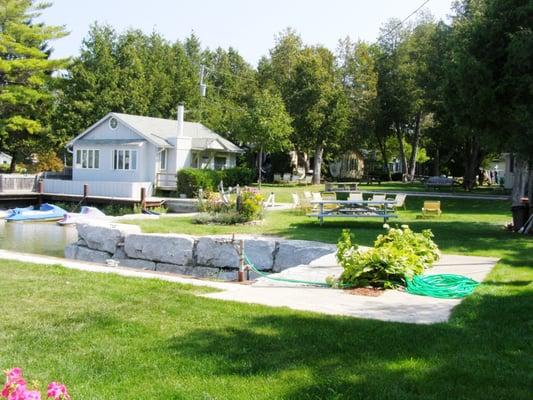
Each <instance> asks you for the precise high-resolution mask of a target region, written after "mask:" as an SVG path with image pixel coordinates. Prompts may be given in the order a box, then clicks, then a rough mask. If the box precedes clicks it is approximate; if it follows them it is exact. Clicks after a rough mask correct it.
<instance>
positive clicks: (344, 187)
mask: <svg viewBox="0 0 533 400" xmlns="http://www.w3.org/2000/svg"><path fill="white" fill-rule="evenodd" d="M324 189H325V190H324V191H325V192H336V193H350V192H356V191H357V182H326V183H325V185H324Z"/></svg>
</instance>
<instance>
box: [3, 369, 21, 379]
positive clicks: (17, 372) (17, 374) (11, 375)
mask: <svg viewBox="0 0 533 400" xmlns="http://www.w3.org/2000/svg"><path fill="white" fill-rule="evenodd" d="M6 377H7V381H8V382H15V381H19V380H21V379H22V369H21V368H13V369H11V370H10V371H6Z"/></svg>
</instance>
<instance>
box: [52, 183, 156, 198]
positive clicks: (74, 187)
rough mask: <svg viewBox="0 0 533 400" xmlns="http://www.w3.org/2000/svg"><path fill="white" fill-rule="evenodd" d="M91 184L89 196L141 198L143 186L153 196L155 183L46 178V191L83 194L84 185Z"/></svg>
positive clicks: (147, 193) (148, 194)
mask: <svg viewBox="0 0 533 400" xmlns="http://www.w3.org/2000/svg"><path fill="white" fill-rule="evenodd" d="M84 184H88V185H89V196H105V197H122V198H130V199H131V198H134V199H140V197H141V188H142V187H144V188H146V195H147V196H151V195H152V192H153V184H152V183H151V182H101V181H98V182H95V181H66V180H60V179H45V180H44V188H43V190H44V193H57V194H71V195H79V196H81V195H83V185H84Z"/></svg>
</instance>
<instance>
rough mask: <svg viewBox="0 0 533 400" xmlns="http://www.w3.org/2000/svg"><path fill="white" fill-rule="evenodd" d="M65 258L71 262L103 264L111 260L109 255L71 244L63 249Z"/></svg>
mask: <svg viewBox="0 0 533 400" xmlns="http://www.w3.org/2000/svg"><path fill="white" fill-rule="evenodd" d="M65 257H66V258H70V259H73V260H82V261H89V262H94V263H99V264H105V263H106V261H107V260H109V259H110V258H111V254H110V253H108V252H106V251H100V250H94V249H89V248H88V247H84V246H79V245H77V244H76V243H73V244H69V245H68V246H66V247H65Z"/></svg>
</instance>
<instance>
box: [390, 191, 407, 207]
mask: <svg viewBox="0 0 533 400" xmlns="http://www.w3.org/2000/svg"><path fill="white" fill-rule="evenodd" d="M406 199H407V195H406V194H405V193H400V194H397V195H396V197H395V198H394V204H393V207H394V208H400V207H403V209H404V210H406V209H407V208H406V206H405V200H406Z"/></svg>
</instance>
